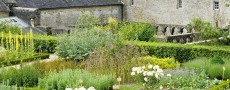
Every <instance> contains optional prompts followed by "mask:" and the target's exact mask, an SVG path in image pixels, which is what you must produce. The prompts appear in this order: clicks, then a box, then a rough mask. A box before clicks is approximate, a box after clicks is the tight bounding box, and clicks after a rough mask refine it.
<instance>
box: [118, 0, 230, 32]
mask: <svg viewBox="0 0 230 90" xmlns="http://www.w3.org/2000/svg"><path fill="white" fill-rule="evenodd" d="M122 1H123V3H124V4H125V7H124V9H125V10H124V11H125V12H124V15H125V16H124V17H125V19H126V20H128V21H142V22H151V23H157V24H175V25H187V24H189V23H190V22H191V20H192V19H193V18H194V17H199V18H202V19H203V20H206V21H209V22H211V23H212V25H214V26H216V24H217V23H216V22H218V26H219V27H222V28H223V27H225V26H227V25H228V24H229V21H230V7H226V5H225V4H226V3H228V2H229V0H182V8H178V2H177V1H178V0H133V1H134V4H133V5H131V0H122ZM214 1H219V4H220V9H219V10H214Z"/></svg>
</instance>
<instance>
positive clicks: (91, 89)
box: [87, 86, 96, 90]
mask: <svg viewBox="0 0 230 90" xmlns="http://www.w3.org/2000/svg"><path fill="white" fill-rule="evenodd" d="M87 90H96V89H95V88H94V87H92V86H91V87H89V88H88V89H87Z"/></svg>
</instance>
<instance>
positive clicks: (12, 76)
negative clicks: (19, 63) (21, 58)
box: [0, 66, 40, 87]
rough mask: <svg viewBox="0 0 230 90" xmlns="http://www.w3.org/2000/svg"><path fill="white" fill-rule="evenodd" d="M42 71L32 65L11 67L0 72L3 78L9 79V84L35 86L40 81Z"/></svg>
mask: <svg viewBox="0 0 230 90" xmlns="http://www.w3.org/2000/svg"><path fill="white" fill-rule="evenodd" d="M39 76H40V71H39V70H38V69H36V68H34V67H31V66H24V67H22V68H20V69H15V68H10V69H7V70H3V71H2V72H1V74H0V77H1V79H2V80H4V81H7V80H9V85H17V86H23V87H34V86H36V85H37V83H38V78H39Z"/></svg>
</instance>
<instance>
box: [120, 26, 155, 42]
mask: <svg viewBox="0 0 230 90" xmlns="http://www.w3.org/2000/svg"><path fill="white" fill-rule="evenodd" d="M119 33H120V35H121V37H122V38H124V40H140V41H150V40H153V38H155V37H154V35H155V33H156V28H155V26H153V25H151V24H149V23H133V22H123V23H121V24H120V32H119Z"/></svg>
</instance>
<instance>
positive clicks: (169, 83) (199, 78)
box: [160, 68, 219, 89]
mask: <svg viewBox="0 0 230 90" xmlns="http://www.w3.org/2000/svg"><path fill="white" fill-rule="evenodd" d="M165 72H166V73H170V74H171V75H167V76H169V77H163V78H162V79H161V80H160V85H162V86H164V87H167V88H169V89H179V88H180V89H185V88H186V87H187V88H192V89H207V88H209V87H210V86H212V85H214V84H216V83H218V82H219V81H218V80H214V81H211V80H208V78H207V74H206V73H205V71H204V70H203V69H202V68H200V69H195V70H194V69H192V70H189V69H177V70H165Z"/></svg>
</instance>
